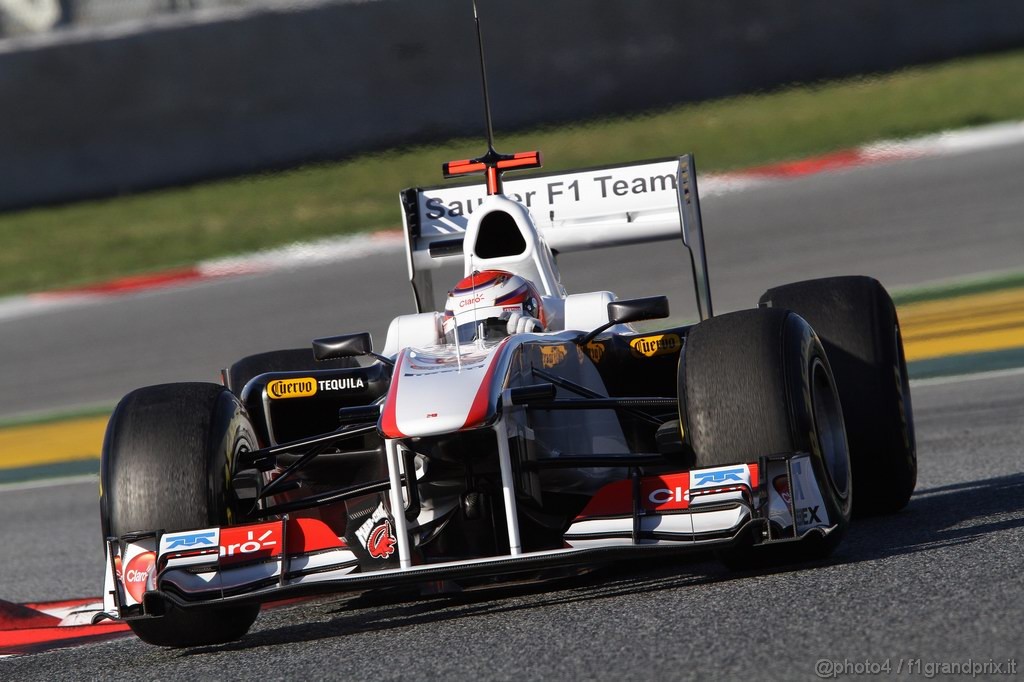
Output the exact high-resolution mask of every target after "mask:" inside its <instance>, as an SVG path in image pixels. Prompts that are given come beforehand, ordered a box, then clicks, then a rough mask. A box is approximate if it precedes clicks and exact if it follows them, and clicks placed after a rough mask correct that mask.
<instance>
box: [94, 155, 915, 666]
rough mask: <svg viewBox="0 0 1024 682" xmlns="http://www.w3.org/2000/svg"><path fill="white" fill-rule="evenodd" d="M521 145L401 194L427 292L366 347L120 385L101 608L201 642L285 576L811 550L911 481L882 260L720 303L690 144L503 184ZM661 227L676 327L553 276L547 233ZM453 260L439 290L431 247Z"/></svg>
mask: <svg viewBox="0 0 1024 682" xmlns="http://www.w3.org/2000/svg"><path fill="white" fill-rule="evenodd" d="M539 161H540V159H539V155H538V154H536V153H529V154H518V155H514V156H504V155H499V154H496V153H494V152H493V148H492V149H491V150H490V151H489V152H488V154H487V155H486V156H484V157H481V158H480V159H475V160H471V161H465V162H453V163H451V164H446V172H447V174H448V175H449V176H455V175H461V174H462V173H464V172H472V171H482V172H484V173H485V174H486V176H487V178H486V179H487V182H486V183H485V184H484V185H480V184H471V185H464V186H446V187H435V188H428V189H409V190H406V191H404V192H402V194H401V200H402V206H403V209H404V215H405V231H406V236H407V247H408V248H407V263H408V268H409V274H410V278H411V281H412V285H413V290H414V295H415V300H416V302H417V306H418V308H419V311H420V312H418V313H415V314H409V315H402V316H399V317H397V318H395V319H394V320H393V321H392V322H391V325H390V328H389V330H388V334H387V340H386V341H385V344H384V347H383V348H382V349H381V351H380V352H379V353H377V352H375V351H374V350H373V348H372V344H371V340H370V336H369V334H367V333H355V334H347V335H343V336H334V337H329V338H323V339H318V340H316V341H314V342H313V344H312V348H311V349H310V348H306V349H292V350H282V351H274V352H269V353H262V354H259V355H254V356H250V357H247V358H244V359H242V360H240V361H238V362H237V363H235V364H234V365H233V366H232V367H231V368H230V369H228V370H225V371H224V373H223V374H224V385H223V386H222V385H215V384H202V383H188V384H165V385H160V386H151V387H147V388H142V389H138V390H136V391H133V392H132V393H129V394H128V395H127V396H126V397H125V398H124V399H122V400H121V402H120V403H119V405H118V406H117V408H116V410H115V411H114V413H113V415H112V417H111V419H110V423H109V426H108V429H107V434H106V438H105V442H104V446H103V457H102V472H101V495H100V503H101V516H102V525H103V534H104V538H105V548H106V557H107V562H106V579H105V587H104V599H105V611H104V613H103V614H101V615H102V616H103V617H111V618H119V619H124V620H126V621H127V622H128V623H129V624H130V625H131V628H132V629H133V630H134V631H135V632H136V633H137V634H138V635H139V636H140V637H141V638H142V639H143V640H145V641H147V642H150V643H153V644H160V645H169V646H190V645H198V644H209V643H214V642H221V641H227V640H231V639H235V638H238V637H241V636H242V635H243V634H244V633H245V632H246V631H247V630H248V629H249V627H250V626H251V625H252V623H253V621H254V620H255V618H256V615H257V612H258V606H259V604H260V603H261V602H265V601H271V600H276V599H281V598H285V597H289V596H295V595H308V594H314V593H321V592H329V591H348V590H357V589H367V588H372V587H377V586H384V585H395V584H408V583H427V582H432V583H434V584H437V582H438V581H445V584H448V585H467V584H472V583H473V582H474V581H475V582H480V581H481V580H493V579H494V578H493V577H494V576H499V575H501V576H504V575H511V574H523V573H531V574H538V573H540V572H543V571H544V570H547V569H552V568H559V567H566V566H577V565H592V564H599V563H605V562H608V561H611V560H615V559H619V558H624V557H629V556H649V555H651V554H652V553H662V552H679V551H685V550H697V549H700V550H703V549H708V548H714V549H718V550H720V553H721V556H722V557H723V558H724V559H726V560H727V561H728V562H731V563H738V564H744V563H749V562H750V561H756V560H757V558H758V557H764V556H767V555H769V554H773V555H775V556H778V557H781V558H782V559H783V560H799V559H806V558H813V557H822V556H825V555H827V554H828V553H829V552H831V551H832V549H833V548H834V547H835V546H836V545H837V543H838V542H839V540H840V538H841V537H842V535H843V533H844V530H845V529H846V527H847V524H848V522H849V520H850V517H851V512H852V511H854V510H855V511H857V512H859V513H884V512H891V511H895V510H897V509H900V508H901V507H903V506H904V505H905V504H906V503H907V501H908V499H909V497H910V495H911V493H912V491H913V489H914V485H915V479H916V455H915V445H914V429H913V420H912V412H911V404H910V392H909V386H908V382H907V371H906V364H905V361H904V358H903V347H902V340H901V337H900V331H899V325H898V322H897V318H896V312H895V308H894V307H893V304H892V301H891V299H890V297H889V296H888V294H887V293H886V292H885V290H884V289H883V288H882V286H881V285H880V284H879V283H878V282H877V281H875V280H873V279H870V278H867V277H836V278H828V279H819V280H814V281H805V282H799V283H796V284H788V285H785V286H780V287H777V288H775V289H771V290H769V291H767V292H766V293H765V294H764V295H763V296H762V297H761V299H760V302H759V304H758V307H756V308H753V309H750V310H743V311H739V312H734V313H730V314H725V315H719V316H713V314H712V303H711V291H710V286H709V280H708V276H707V272H706V258H705V254H704V238H703V232H702V226H701V218H700V204H699V198H698V193H697V183H696V175H695V170H694V163H693V159H692V157H691V156H682V157H679V158H671V159H665V160H659V161H650V162H643V163H635V164H630V165H625V166H616V167H605V168H598V169H590V170H585V171H578V172H567V173H560V174H556V175H534V176H530V177H523V178H520V179H517V180H509V181H507V182H506V183H503V182H502V177H501V174H502V172H503V171H504V170H506V169H509V168H524V167H535V166H537V165H539ZM680 238H681V240H682V242H683V245H684V246H685V247H686V248H688V249H689V252H690V261H691V264H692V270H693V276H694V282H695V288H696V291H697V300H698V310H699V314H700V318H701V319H700V321H699V322H698V323H696V324H681V325H679V324H677V325H671V326H668V327H667V328H664V329H658V330H657V331H647V332H638V331H636V330H634V329H633V328H632V327H631V326H630V325H631V323H634V322H638V321H642V320H656V319H663V318H665V317H667V316H668V303H667V300H666V299H665V298H664V297H653V298H644V299H633V300H617V299H616V298H615V296H614V295H613V294H612V293H610V292H607V291H595V292H585V293H574V294H568V293H566V291H565V290H564V288H563V287H562V284H561V282H560V278H559V274H558V270H557V268H556V263H555V258H554V254H555V253H556V252H568V251H572V250H579V249H586V248H592V247H596V246H612V245H620V244H630V243H636V242H645V241H653V240H661V239H680ZM459 260H461V262H462V265H463V274H464V275H465V279H464V280H462V281H461V282H459V284H458V285H457V286H456V287H455V288H454V289H452V290H451V291H450V292H449V293H448V296H447V297H446V303H445V304H444V306H443V309H442V312H434V310H435V305H436V304H437V303H438V302H436V301H434V294H433V281H432V271H433V270H435V269H436V268H437V267H439V266H440V265H442V264H445V263H451V262H453V261H455V262H458V261H459ZM437 307H438V308H441V306H440V305H437ZM648 324H649V323H648ZM854 489H856V502H855V503H854V497H853V491H854Z"/></svg>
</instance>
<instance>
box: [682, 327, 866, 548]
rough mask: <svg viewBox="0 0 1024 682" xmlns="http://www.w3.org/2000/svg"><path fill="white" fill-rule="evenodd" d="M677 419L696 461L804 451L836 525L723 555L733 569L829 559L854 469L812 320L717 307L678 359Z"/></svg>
mask: <svg viewBox="0 0 1024 682" xmlns="http://www.w3.org/2000/svg"><path fill="white" fill-rule="evenodd" d="M679 382H680V384H679V396H680V417H681V419H682V422H683V434H684V438H685V439H686V441H687V443H689V445H690V447H691V448H692V449H693V452H694V455H695V458H696V464H695V467H694V468H698V469H699V468H705V467H716V466H725V465H730V464H751V463H755V462H758V460H759V457H760V456H762V455H772V454H779V453H792V452H806V453H809V454H810V455H811V462H812V466H813V468H814V471H815V474H816V477H817V479H818V480H819V481H822V482H825V483H824V484H823V485H822V491H821V492H822V498H823V501H824V503H825V507H826V510H827V512H828V516H829V519H831V520H832V522H833V523H834V524H835V525H836V528H835V529H834V530H833V531H832V532H831V533H829V534H828V535H827V536H824V537H822V536H820V535H811V536H809V537H808V538H806V539H805V541H804V542H801V543H797V544H795V545H793V544H786V545H778V546H771V545H769V546H766V547H751V546H750V544H749V543H741V544H740V545H738V546H737V547H736V548H735V549H733V550H728V551H725V552H722V553H720V556H721V558H722V559H723V560H724V561H725V563H726V564H727V565H729V566H731V567H733V568H739V567H747V566H749V565H760V564H762V563H779V562H789V561H803V560H810V559H818V558H824V557H826V556H828V555H829V554H831V553H832V551H833V550H834V549H835V548H836V546H838V544H839V542H840V541H841V540H842V537H843V535H844V534H845V532H846V528H847V526H848V524H849V520H850V513H851V503H852V498H853V495H852V480H851V479H852V477H851V476H850V460H849V452H848V449H847V447H846V436H845V427H844V425H843V415H842V408H841V407H840V404H839V398H838V394H837V392H836V386H835V381H834V379H833V377H832V372H831V370H830V369H829V364H828V358H827V357H826V356H825V351H824V349H823V348H822V346H821V343H820V342H819V341H818V338H817V336H815V334H814V331H813V330H812V329H811V327H810V325H808V324H807V322H806V321H805V320H803V319H802V318H801V317H800V316H799V315H796V314H795V313H792V312H790V311H786V310H772V309H755V310H743V311H739V312H735V313H730V314H727V315H720V316H718V317H713V318H711V319H709V320H706V321H704V322H701V323H700V324H698V325H696V326H695V327H694V328H693V329H691V330H690V332H689V334H688V335H687V338H686V343H685V345H684V347H683V353H682V355H681V359H680V364H679Z"/></svg>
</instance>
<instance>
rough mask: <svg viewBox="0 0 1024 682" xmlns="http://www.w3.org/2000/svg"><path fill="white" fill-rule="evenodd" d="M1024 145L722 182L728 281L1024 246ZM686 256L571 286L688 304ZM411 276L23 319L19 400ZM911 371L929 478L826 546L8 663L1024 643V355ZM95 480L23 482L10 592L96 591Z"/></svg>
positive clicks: (747, 667) (376, 322) (293, 320)
mask: <svg viewBox="0 0 1024 682" xmlns="http://www.w3.org/2000/svg"><path fill="white" fill-rule="evenodd" d="M1020 168H1024V147H1010V148H1005V149H1002V150H998V151H989V152H985V153H978V154H971V155H965V156H959V157H950V158H945V159H938V160H922V161H916V162H904V163H894V164H891V165H885V166H880V167H875V168H870V169H859V170H852V171H846V172H842V173H837V174H834V175H830V176H819V177H814V178H808V179H804V180H799V181H791V182H784V183H780V184H777V185H773V186H770V187H765V188H761V189H757V190H750V191H747V192H743V193H740V194H737V195H732V196H725V197H716V198H711V199H708V200H707V201H706V202H705V204H704V213H705V227H706V231H707V237H708V248H709V254H710V258H711V272H712V277H713V286H714V291H715V293H716V297H717V299H716V304H717V306H718V308H719V310H728V309H734V308H740V307H746V306H749V305H752V304H753V303H754V302H755V301H756V299H757V297H758V296H759V294H760V293H761V291H762V290H763V289H765V288H766V287H768V286H770V285H773V284H777V283H780V282H785V281H789V280H794V279H800V278H803V277H812V276H824V275H829V274H839V273H864V274H871V275H874V276H876V277H879V278H880V279H881V280H882V281H883V282H884V283H886V284H887V285H889V286H890V287H901V286H911V285H919V284H921V283H924V282H929V281H934V280H937V279H946V278H949V277H954V276H962V275H971V274H976V273H981V272H988V271H993V270H1008V269H1019V268H1020V265H1021V259H1022V255H1024V236H1022V234H1024V233H1022V232H1021V230H1020V218H1019V216H1020V215H1022V214H1024V211H1022V209H1024V197H1022V196H1021V193H1020V192H1019V190H1018V188H1019V186H1020V179H1021V171H1020ZM683 255H684V252H683V251H682V249H681V248H679V247H674V246H673V247H669V246H667V245H666V246H645V247H635V248H630V249H620V250H609V251H605V252H599V253H594V254H588V255H587V257H586V258H585V257H583V256H578V257H572V258H571V257H565V258H563V262H562V265H563V275H564V279H565V282H566V284H567V286H569V288H570V289H571V290H574V291H581V290H589V289H597V288H611V289H612V290H614V291H616V293H618V294H619V295H620V296H623V297H628V296H634V295H644V294H649V293H661V292H664V293H669V294H670V296H671V297H672V299H673V301H674V302H680V301H684V300H686V299H684V296H686V295H687V294H688V293H689V289H688V281H689V274H688V268H687V267H686V263H685V261H684V260H683ZM410 299H411V297H410V295H409V293H408V289H407V285H406V284H405V282H404V263H403V262H402V257H401V255H400V254H398V253H391V254H389V255H387V256H386V257H385V256H381V257H379V258H366V259H363V260H360V261H354V262H351V263H344V264H340V265H336V266H327V267H317V268H308V269H302V270H296V271H291V272H284V273H275V274H272V275H267V276H262V277H248V278H239V279H234V280H225V281H220V282H212V283H207V284H203V285H200V286H195V287H189V288H185V289H180V290H173V291H163V292H150V293H146V294H141V295H137V296H128V297H124V298H120V299H116V300H112V301H109V302H104V303H100V304H96V305H92V306H88V307H85V308H76V309H70V310H64V311H54V312H47V313H42V314H39V315H35V316H31V317H25V318H20V319H15V320H9V321H6V322H3V323H0V352H2V354H0V357H4V358H5V375H6V376H5V388H6V389H7V390H5V391H3V392H2V394H3V398H2V400H3V402H2V403H0V414H11V413H16V412H24V411H27V410H30V409H33V410H34V409H44V408H50V409H53V408H60V407H73V406H76V405H81V404H83V403H86V402H93V401H103V400H107V401H113V400H116V399H117V397H118V396H119V395H120V394H121V393H123V392H124V391H126V390H129V389H130V388H133V387H135V386H137V385H139V384H143V383H150V382H156V381H165V380H182V379H204V378H205V379H213V378H214V372H215V370H216V368H217V367H220V366H221V365H223V364H226V363H228V362H230V361H231V360H232V359H233V358H234V357H236V356H239V355H244V354H246V353H249V352H256V351H259V350H264V349H267V348H272V347H287V346H298V345H303V344H304V343H305V342H307V341H308V339H309V338H311V337H313V336H317V335H325V334H330V333H336V332H337V333H340V332H343V331H352V330H354V329H359V328H369V329H370V330H371V331H373V332H374V334H375V336H376V337H377V338H378V339H382V335H383V330H384V327H385V324H386V321H387V320H388V319H390V317H391V316H392V315H395V314H398V313H401V312H407V311H408V308H409V305H410ZM687 310H688V308H687V307H685V306H679V305H676V312H677V313H680V312H681V313H682V314H684V315H685V314H687ZM690 314H692V313H690ZM913 395H914V407H915V412H916V424H917V432H918V442H919V455H920V461H921V471H920V475H919V480H918V492H917V494H916V495H915V497H914V498H913V499H912V500H911V503H910V505H909V507H908V508H907V509H906V510H905V511H904V512H902V513H900V514H898V515H895V516H892V517H888V518H881V519H869V520H861V521H859V522H857V523H856V524H855V525H854V526H853V528H852V529H851V532H850V535H849V536H848V537H847V539H846V541H845V542H844V543H843V545H842V546H841V547H840V549H839V550H838V552H837V554H836V555H835V556H834V557H833V558H832V559H831V560H830V561H828V562H823V563H820V564H815V565H811V566H805V567H802V568H799V569H796V568H791V569H785V570H775V571H767V572H750V573H739V574H737V573H730V572H728V571H726V570H725V569H724V568H722V567H721V566H719V565H718V564H717V563H715V562H714V561H713V560H711V559H710V558H708V557H698V558H697V559H695V560H694V559H690V560H686V561H683V560H676V561H671V562H664V561H663V562H659V563H656V564H639V563H630V564H623V565H620V566H617V567H614V568H613V569H611V570H605V571H603V572H599V573H597V574H592V575H590V576H585V577H582V578H576V579H573V580H571V581H567V582H562V583H558V584H554V585H547V586H543V587H520V588H502V589H499V590H496V591H493V592H489V593H483V594H476V595H465V596H462V597H457V598H456V597H447V598H434V599H430V600H408V599H405V598H403V597H402V596H401V595H397V594H393V593H392V594H388V593H385V594H376V595H362V596H359V595H343V596H333V597H326V598H322V599H319V600H317V601H314V602H312V603H304V604H297V605H290V606H286V607H281V608H278V609H276V610H272V611H268V612H266V613H264V614H263V615H262V616H261V618H260V620H259V621H258V623H257V625H256V627H255V628H254V630H253V631H252V633H251V634H250V635H249V636H248V637H247V638H246V639H244V640H242V641H240V642H238V643H234V644H230V645H225V646H220V647H210V648H204V649H195V650H189V651H166V650H160V649H155V648H151V647H148V646H146V645H143V644H141V643H140V642H138V641H136V640H135V639H133V638H126V639H120V640H116V641H113V642H108V643H104V644H97V645H88V646H85V647H81V648H77V649H67V650H60V651H54V652H50V653H44V654H39V655H35V656H26V657H20V658H10V659H4V660H0V676H2V677H3V678H6V679H53V678H75V679H81V678H93V677H109V678H114V677H116V678H118V679H125V678H126V677H146V678H200V679H207V678H230V679H240V678H250V677H254V676H259V677H264V678H269V679H276V678H296V677H313V678H318V679H319V678H325V677H330V678H335V677H338V678H345V679H348V678H355V679H366V678H380V679H396V678H412V679H421V678H437V677H441V676H444V677H451V678H455V679H470V678H477V677H483V678H485V679H509V678H526V679H541V678H543V679H550V678H556V677H567V678H569V679H586V678H597V679H619V678H625V679H686V678H693V679H716V678H736V677H739V676H740V675H744V676H749V675H751V674H757V675H759V676H760V677H761V678H762V679H815V667H814V666H815V664H816V662H817V661H818V660H819V659H828V660H836V661H838V662H839V664H840V666H842V665H843V664H844V662H846V661H849V663H850V665H851V666H852V665H855V664H857V663H865V662H870V663H872V664H878V665H882V664H884V663H886V662H887V661H888V662H889V664H890V665H891V667H892V670H893V671H895V670H896V669H897V666H898V665H899V664H900V661H901V660H902V661H903V663H902V665H903V666H907V665H908V661H909V660H910V659H919V660H920V661H921V665H922V666H924V665H927V664H928V663H943V662H957V661H964V660H966V659H968V658H971V659H973V661H975V662H982V663H984V662H989V661H990V660H992V661H994V662H996V663H1003V664H1005V663H1006V662H1007V661H1008V660H1009V659H1016V660H1017V661H1018V663H1020V662H1022V661H1024V645H1022V644H1021V642H1022V640H1024V637H1022V636H1021V635H1022V626H1021V623H1022V622H1024V598H1022V594H1021V581H1020V574H1021V569H1022V568H1024V551H1022V550H1024V530H1022V528H1024V465H1022V457H1021V455H1022V452H1024V375H1020V374H1017V375H1010V376H1003V377H995V378H992V377H989V378H975V379H972V380H968V381H963V382H955V383H940V384H924V385H921V384H918V385H916V386H915V388H914V393H913ZM884 474H885V472H884V469H883V468H880V471H879V475H884ZM96 494H97V493H96V487H95V483H87V484H74V485H65V486H60V487H51V488H46V489H42V490H5V491H3V493H2V494H0V514H2V518H3V519H4V540H5V543H4V545H5V549H4V551H3V562H2V565H3V572H2V574H0V598H2V599H6V600H9V601H14V602H21V601H29V600H44V599H45V600H53V599H60V598H71V597H83V596H89V595H97V594H98V593H99V589H100V588H99V582H100V578H101V564H102V559H101V556H100V554H99V543H98V540H99V537H98V536H99V531H98V523H97V520H98V513H97V504H96V499H97V497H96ZM14 548H17V549H14ZM1004 667H1005V666H1004ZM840 672H842V668H840ZM842 676H843V675H840V677H842ZM903 676H904V677H906V676H907V675H906V673H904V675H903ZM917 676H919V677H920V676H921V675H917Z"/></svg>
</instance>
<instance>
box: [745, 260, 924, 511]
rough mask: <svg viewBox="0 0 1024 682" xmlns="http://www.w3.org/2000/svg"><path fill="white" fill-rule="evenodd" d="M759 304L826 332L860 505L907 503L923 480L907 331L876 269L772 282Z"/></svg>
mask: <svg viewBox="0 0 1024 682" xmlns="http://www.w3.org/2000/svg"><path fill="white" fill-rule="evenodd" d="M760 304H761V305H762V306H771V307H773V308H788V309H789V310H793V311H795V312H796V313H797V314H798V315H800V316H801V317H803V318H804V319H805V320H807V321H808V322H809V323H810V325H811V327H813V328H814V331H815V332H816V333H817V334H818V337H819V338H820V339H821V343H822V345H823V346H824V348H825V353H826V355H828V360H829V364H830V365H831V367H832V372H833V374H834V375H835V379H836V384H837V385H838V387H839V398H840V400H841V402H842V405H843V416H844V418H845V421H846V428H847V432H848V435H849V441H850V461H851V464H852V466H853V478H854V481H855V482H856V486H857V504H856V505H855V507H854V512H855V513H857V514H858V515H863V514H884V513H891V512H895V511H898V510H900V509H902V508H903V507H905V506H906V504H907V502H908V501H909V500H910V496H911V494H912V493H913V492H914V487H915V485H916V483H917V446H916V441H915V438H914V413H913V408H912V406H911V401H910V380H909V378H908V375H907V363H906V359H905V358H904V355H903V338H902V336H901V335H900V327H899V320H898V319H897V316H896V307H895V306H894V305H893V302H892V299H891V298H890V297H889V294H888V292H886V290H885V288H884V287H883V286H882V285H881V284H880V283H879V282H878V281H877V280H874V279H872V278H870V277H829V278H825V279H816V280H808V281H806V282H796V283H794V284H787V285H785V286H781V287H776V288H774V289H769V290H768V291H766V292H765V294H764V295H763V296H762V297H761V301H760Z"/></svg>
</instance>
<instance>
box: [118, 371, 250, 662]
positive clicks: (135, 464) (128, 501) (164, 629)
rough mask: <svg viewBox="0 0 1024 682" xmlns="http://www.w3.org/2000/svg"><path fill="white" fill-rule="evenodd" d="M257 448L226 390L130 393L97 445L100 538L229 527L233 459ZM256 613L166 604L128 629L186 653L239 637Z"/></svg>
mask: <svg viewBox="0 0 1024 682" xmlns="http://www.w3.org/2000/svg"><path fill="white" fill-rule="evenodd" d="M256 447H257V445H256V436H255V434H254V432H253V428H252V424H251V423H250V421H249V417H248V415H247V414H246V412H245V409H244V408H243V407H242V405H241V403H240V402H239V401H238V398H236V397H235V396H234V395H232V394H231V392H230V391H228V390H227V388H225V387H223V386H218V385H217V384H206V383H181V384H162V385H159V386H149V387H146V388H140V389H138V390H135V391H132V392H131V393H129V394H128V395H126V396H125V397H124V398H122V399H121V402H120V403H118V405H117V408H116V409H115V410H114V413H113V415H112V416H111V417H110V422H109V423H108V424H107V432H106V436H105V438H104V441H103V455H102V459H101V463H100V520H101V525H102V527H103V535H104V537H112V536H120V535H123V534H125V533H129V532H132V531H146V530H163V531H165V532H172V531H180V530H191V529H196V528H204V527H210V526H225V525H229V524H230V523H231V522H232V521H233V518H232V517H233V512H232V505H231V500H232V494H231V492H230V490H229V489H228V484H229V479H230V476H231V469H232V466H233V462H234V457H235V455H236V454H237V453H239V452H241V451H244V450H246V449H255V448H256ZM257 615H259V605H244V606H230V607H219V608H199V609H188V610H184V609H180V608H176V607H174V606H173V605H170V604H168V605H167V611H166V614H165V615H163V616H161V617H157V618H149V619H141V620H132V621H129V623H128V624H129V626H130V627H131V629H132V631H133V632H135V634H136V635H138V636H139V638H140V639H142V640H143V641H145V642H148V643H150V644H155V645H159V646H169V647H188V646H201V645H209V644H220V643H223V642H229V641H232V640H235V639H239V638H240V637H242V636H243V635H244V634H245V633H246V632H248V630H249V628H250V627H251V626H252V624H253V622H254V621H255V620H256V616H257Z"/></svg>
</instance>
